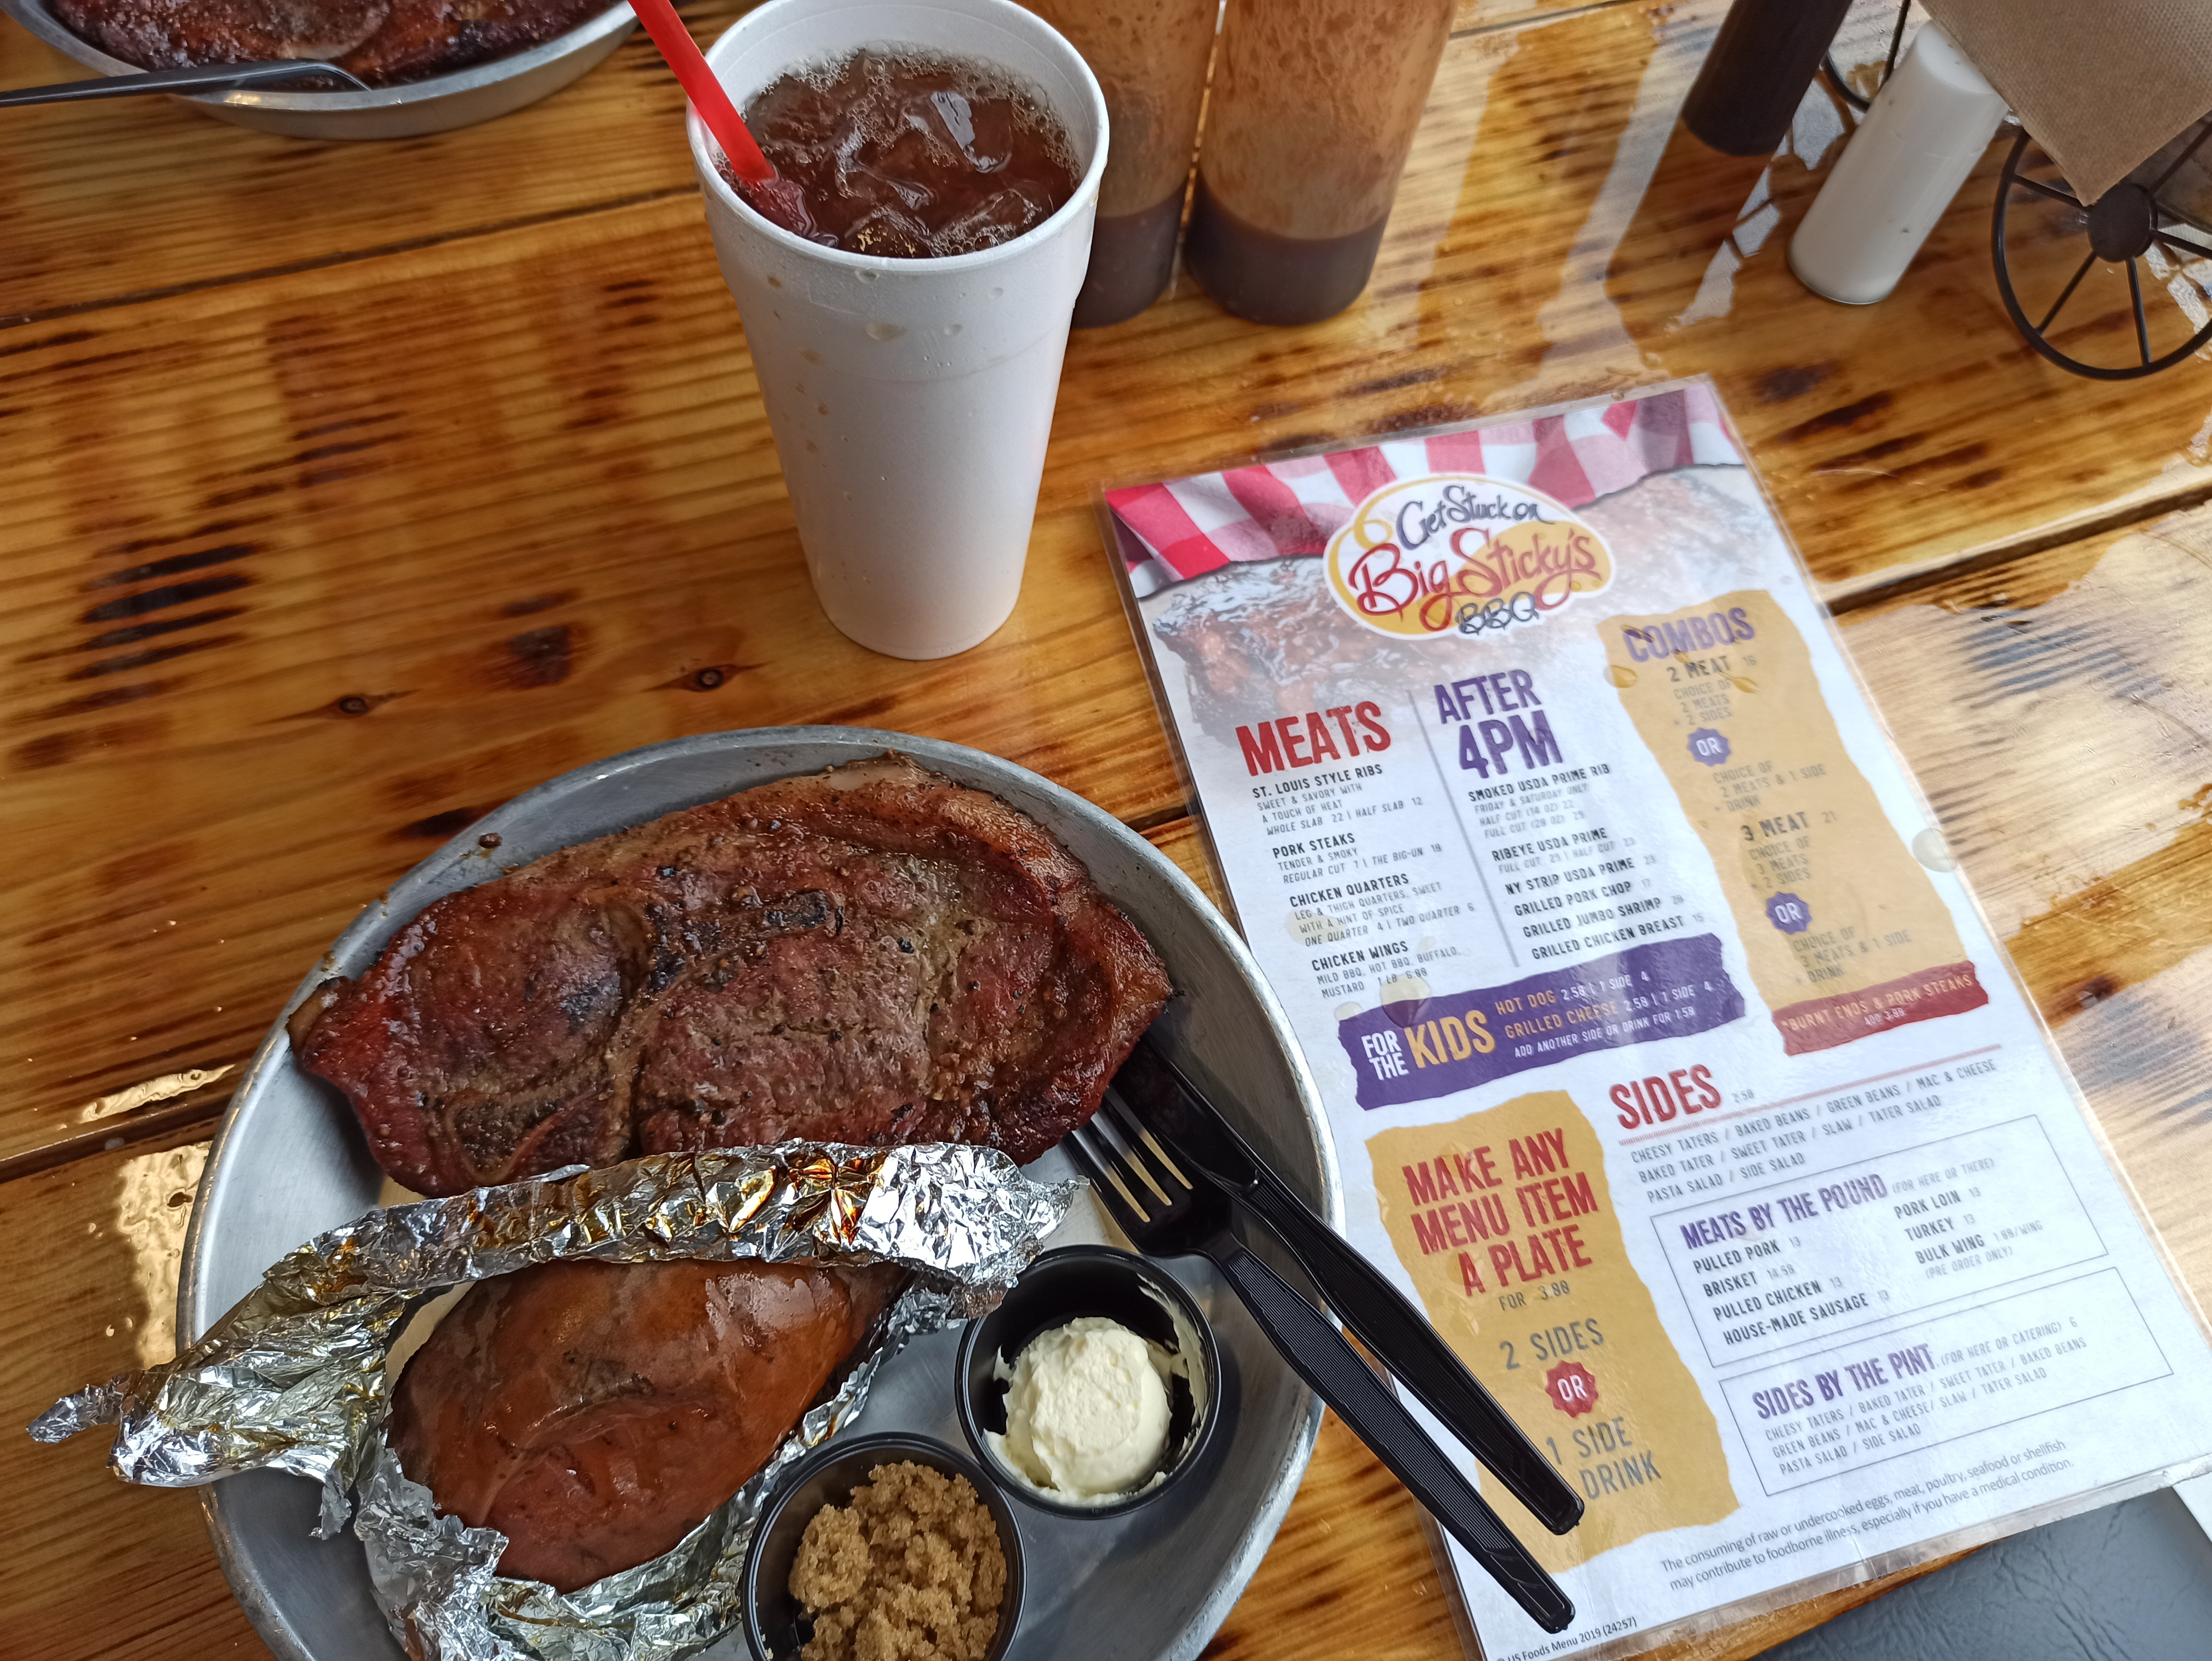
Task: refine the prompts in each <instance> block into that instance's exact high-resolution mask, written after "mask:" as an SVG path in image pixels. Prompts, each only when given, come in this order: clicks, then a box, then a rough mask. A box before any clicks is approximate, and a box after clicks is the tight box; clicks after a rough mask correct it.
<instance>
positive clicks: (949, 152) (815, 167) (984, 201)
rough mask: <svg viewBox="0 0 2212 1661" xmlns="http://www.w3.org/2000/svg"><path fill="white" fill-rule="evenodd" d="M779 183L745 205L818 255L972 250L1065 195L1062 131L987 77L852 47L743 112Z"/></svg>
mask: <svg viewBox="0 0 2212 1661" xmlns="http://www.w3.org/2000/svg"><path fill="white" fill-rule="evenodd" d="M745 125H747V126H748V127H750V128H751V130H752V133H753V137H754V138H755V140H756V141H757V143H759V145H760V147H761V150H762V152H763V154H764V155H766V156H767V157H768V159H769V161H770V162H771V163H773V164H774V166H775V170H776V173H777V175H778V177H779V179H780V180H781V181H782V184H781V186H780V187H779V188H777V189H775V190H774V191H772V192H756V191H753V190H752V189H751V188H750V187H749V186H746V185H744V183H742V182H741V181H739V180H738V179H736V178H734V177H733V176H732V174H731V173H729V172H728V171H727V169H725V170H724V173H723V177H724V178H726V179H729V180H730V182H731V183H732V185H733V186H736V187H737V188H738V190H739V191H740V192H742V193H744V195H745V197H746V199H747V200H748V201H749V202H750V203H751V204H753V206H754V207H756V208H757V209H758V210H760V211H761V212H762V213H763V214H765V215H766V216H768V217H769V218H770V219H773V220H774V221H775V222H776V223H778V224H780V225H781V226H782V227H783V228H785V229H786V230H789V231H793V232H794V233H796V234H799V235H800V236H804V237H805V238H807V239H808V240H811V241H814V242H819V243H821V244H823V246H827V247H833V248H843V249H846V250H848V251H849V252H854V253H868V254H881V255H885V256H888V257H890V258H892V259H942V258H945V257H948V256H951V255H954V254H963V253H973V252H975V251H976V250H978V249H980V248H988V247H992V246H995V245H997V244H999V243H1000V242H1005V241H1008V240H1012V238H1014V237H1017V236H1019V235H1021V234H1023V233H1024V231H1027V230H1030V229H1031V228H1035V227H1036V226H1038V225H1041V224H1042V223H1043V222H1045V221H1046V220H1048V219H1049V218H1050V217H1051V216H1053V215H1054V213H1055V212H1057V211H1058V210H1059V209H1060V206H1061V204H1064V203H1065V202H1066V201H1067V199H1068V198H1070V197H1072V196H1073V195H1074V193H1075V185H1076V177H1077V172H1078V169H1077V168H1076V167H1075V165H1074V160H1073V153H1072V150H1071V148H1070V146H1069V144H1068V142H1067V136H1066V133H1064V132H1063V131H1060V125H1059V124H1058V123H1057V122H1055V121H1054V119H1053V118H1052V116H1051V115H1050V114H1049V113H1047V112H1046V110H1045V109H1044V108H1043V106H1042V105H1041V104H1040V103H1039V102H1038V100H1036V99H1035V98H1033V97H1032V96H1030V94H1029V93H1028V92H1026V91H1024V89H1023V88H1021V87H1019V86H1018V85H1016V84H1015V83H1014V82H1013V81H1012V80H1011V79H1010V78H1009V77H1007V76H1006V75H1005V74H1003V73H1002V72H1000V71H998V70H992V69H988V68H986V67H983V66H981V65H979V64H970V63H967V62H964V61H963V60H961V59H959V58H949V57H945V56H944V55H942V54H939V53H934V52H920V51H913V50H905V49H899V48H884V49H877V48H865V49H863V50H861V51H859V52H853V53H851V54H849V55H848V56H846V57H844V58H839V59H837V60H835V61H833V62H829V63H827V64H819V65H815V66H811V67H808V68H804V69H801V70H796V71H793V72H791V73H788V74H786V75H783V76H780V77H779V78H778V79H777V80H776V81H775V82H773V83H772V84H771V85H770V86H769V87H768V88H767V89H766V90H765V91H763V92H762V93H761V94H760V95H759V96H758V97H757V98H755V99H754V100H752V102H751V103H750V105H749V106H747V107H746V110H745Z"/></svg>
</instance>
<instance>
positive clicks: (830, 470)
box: [690, 0, 1107, 658]
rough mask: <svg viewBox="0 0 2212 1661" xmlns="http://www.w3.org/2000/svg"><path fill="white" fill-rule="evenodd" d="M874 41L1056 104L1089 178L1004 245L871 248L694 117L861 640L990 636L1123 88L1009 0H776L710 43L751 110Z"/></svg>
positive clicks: (725, 251) (805, 514)
mask: <svg viewBox="0 0 2212 1661" xmlns="http://www.w3.org/2000/svg"><path fill="white" fill-rule="evenodd" d="M860 52H873V53H879V54H884V55H887V56H889V57H891V58H912V59H913V60H915V61H917V62H929V61H941V60H955V61H957V62H958V63H960V64H965V65H969V66H973V67H974V68H975V69H978V70H984V71H987V72H989V73H991V74H992V75H993V76H996V77H999V78H1001V79H1002V80H1003V81H1004V82H1007V83H1011V84H1012V86H1013V87H1015V88H1018V89H1020V90H1021V91H1022V92H1024V93H1025V94H1027V95H1028V96H1029V97H1030V99H1032V100H1035V103H1036V106H1039V108H1041V109H1042V112H1043V113H1046V114H1047V115H1048V116H1050V117H1051V118H1052V119H1053V120H1054V121H1056V122H1057V123H1058V125H1059V127H1060V132H1061V134H1062V136H1063V137H1064V138H1065V142H1066V147H1067V149H1068V152H1069V159H1070V162H1071V167H1072V171H1073V176H1074V178H1075V180H1076V183H1075V192H1074V194H1073V196H1072V197H1070V198H1068V199H1067V201H1066V203H1064V204H1062V205H1061V206H1060V208H1058V209H1057V210H1054V212H1053V213H1052V214H1051V216H1049V217H1048V218H1047V219H1045V220H1044V222H1042V223H1041V224H1038V225H1036V227H1035V228H1032V229H1030V230H1027V231H1025V232H1024V233H1022V234H1019V235H1018V236H1014V237H1012V238H1011V239H1010V240H1006V241H1003V242H1000V243H998V244H996V245H995V246H989V247H983V248H980V249H977V250H976V251H975V252H967V253H957V254H952V255H950V256H946V257H939V258H923V259H913V258H895V257H888V256H884V255H879V254H872V253H865V252H852V251H850V250H848V249H847V248H842V247H836V246H825V245H824V244H823V243H822V242H818V241H815V240H809V238H808V237H806V236H803V235H800V234H797V233H796V232H794V231H792V230H788V229H787V228H785V227H784V226H783V225H781V224H779V223H776V222H773V221H771V220H769V218H767V217H765V216H763V215H762V214H761V213H759V212H757V211H756V210H754V209H753V207H752V206H751V205H750V204H749V203H747V202H746V201H745V200H744V198H741V197H740V196H739V194H738V192H737V191H736V190H735V189H734V188H732V186H731V185H730V183H729V182H728V180H726V179H725V178H724V177H723V176H722V173H721V171H720V168H719V167H718V166H717V165H716V164H717V162H718V161H719V160H720V151H719V149H718V148H717V147H716V145H715V144H714V140H713V139H712V138H711V137H709V136H708V133H707V131H706V130H705V129H704V128H703V127H702V125H700V122H699V119H698V117H697V116H696V114H695V115H693V116H692V117H691V118H690V136H691V157H692V161H693V163H694V165H695V166H696V167H697V169H698V173H699V180H700V183H701V185H702V187H703V188H704V190H705V192H706V199H707V224H708V229H709V230H710V231H711V232H712V233H713V234H714V252H715V256H716V258H717V259H719V260H720V263H721V267H722V276H723V277H724V279H725V280H726V282H727V283H729V285H730V293H731V294H732V296H733V297H734V298H735V299H736V301H737V302H738V315H739V317H740V318H741V319H742V320H743V322H744V329H745V344H746V345H747V347H748V348H749V349H750V351H751V354H752V359H753V367H754V369H755V371H756V373H757V375H758V377H759V380H760V388H761V398H762V401H763V403H764V404H765V405H767V408H768V418H769V429H771V430H772V431H773V432H774V433H775V448H776V455H777V458H778V459H779V460H781V463H782V465H783V478H784V484H785V485H786V486H787V488H788V490H790V492H791V502H792V507H793V511H794V512H795V514H796V515H797V517H798V521H799V544H800V545H801V546H802V547H803V548H804V549H805V553H806V569H807V574H808V575H809V576H811V578H812V579H813V582H814V593H815V595H816V597H817V599H819V600H820V601H821V602H822V609H823V611H824V612H826V613H827V614H828V615H829V621H830V622H832V623H833V624H836V626H837V627H838V629H839V630H842V631H843V632H844V633H845V634H847V635H848V636H851V637H852V638H853V639H854V640H856V641H858V642H860V644H861V645H863V646H866V647H868V648H872V650H875V651H878V652H883V653H885V654H889V655H890V656H892V657H902V658H939V657H950V656H951V654H954V653H956V652H964V651H966V650H967V649H968V648H969V647H971V646H974V645H976V644H978V643H979V642H981V641H983V640H985V639H987V638H988V637H989V636H990V635H991V634H992V633H993V632H994V630H997V628H998V627H999V625H1000V624H1002V623H1004V622H1005V621H1006V618H1007V617H1008V615H1009V614H1011V613H1012V611H1013V609H1014V601H1015V599H1017V598H1018V596H1019V594H1020V592H1021V582H1022V565H1023V563H1024V560H1025V558H1026V557H1027V556H1028V553H1029V539H1030V524H1031V521H1032V520H1034V519H1035V517H1036V496H1037V485H1038V484H1039V481H1040V480H1041V479H1042V477H1043V473H1044V452H1045V441H1046V438H1047V437H1048V435H1049V434H1050V431H1051V429H1052V410H1053V402H1054V398H1055V396H1056V395H1057V393H1058V392H1059V387H1060V359H1061V356H1062V355H1063V354H1064V352H1065V351H1066V345H1067V329H1068V319H1069V315H1070V313H1072V312H1073V310H1074V307H1075V296H1076V294H1077V292H1078V290H1079V289H1081V288H1082V286H1083V274H1084V270H1085V265H1086V264H1087V263H1088V261H1089V259H1090V257H1091V222H1092V220H1093V218H1094V216H1095V215H1096V212H1097V203H1098V181H1099V176H1100V174H1101V173H1103V172H1104V170H1105V165H1106V144H1107V124H1106V103H1105V100H1104V98H1103V96H1102V95H1101V94H1100V92H1099V89H1098V83H1097V81H1096V80H1095V79H1094V78H1093V77H1092V76H1091V71H1090V70H1088V69H1087V68H1085V65H1084V62H1083V59H1082V58H1081V57H1080V56H1079V55H1078V54H1077V52H1076V51H1075V49H1074V48H1073V47H1072V46H1069V45H1068V44H1067V42H1066V40H1063V39H1062V38H1061V37H1060V34H1059V33H1057V32H1055V31H1054V29H1053V27H1051V25H1049V24H1048V23H1046V22H1045V21H1043V20H1042V19H1041V18H1038V17H1036V16H1035V15H1032V14H1031V13H1030V12H1027V11H1024V9H1022V8H1021V7H1019V6H1018V5H1015V4H1013V3H1012V0H769V3H768V4H766V5H764V6H762V7H761V8H760V9H758V10H757V11H754V12H751V13H750V14H748V15H746V16H745V17H744V18H743V19H742V20H740V21H738V23H737V24H735V25H734V26H733V27H732V28H731V29H730V31H729V32H728V33H726V34H725V35H723V36H722V38H721V39H720V40H719V41H717V42H716V43H715V44H714V48H713V50H712V51H710V52H708V54H707V61H708V63H709V64H711V65H712V66H713V68H714V73H715V74H716V76H719V77H720V80H721V82H722V84H723V85H724V86H725V87H726V88H728V89H729V93H730V96H731V99H732V101H733V102H734V103H736V105H737V106H738V108H739V109H740V110H747V109H750V107H751V106H753V105H754V103H755V102H756V100H758V99H759V98H760V96H761V94H763V92H764V91H766V90H767V89H768V88H770V87H771V86H772V85H774V84H775V83H777V82H780V81H782V80H783V79H784V77H785V76H787V75H790V74H792V73H793V72H795V71H796V72H800V73H802V74H803V73H810V72H811V73H815V74H821V73H823V71H825V70H828V69H829V68H831V67H832V66H836V65H839V64H846V63H848V61H849V60H851V59H853V58H854V54H856V53H860ZM770 153H771V155H773V153H774V152H773V149H771V151H770Z"/></svg>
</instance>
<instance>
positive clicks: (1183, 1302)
mask: <svg viewBox="0 0 2212 1661" xmlns="http://www.w3.org/2000/svg"><path fill="white" fill-rule="evenodd" d="M1219 1379H1220V1361H1219V1356H1218V1352H1217V1351H1216V1349H1215V1348H1214V1343H1213V1336H1212V1332H1211V1331H1210V1330H1208V1329H1207V1328H1206V1320H1205V1317H1204V1316H1203V1315H1201V1314H1200V1312H1199V1310H1198V1307H1197V1305H1195V1304H1194V1303H1193V1302H1192V1301H1191V1299H1190V1296H1189V1294H1188V1293H1186V1292H1185V1291H1184V1290H1183V1289H1182V1287H1181V1286H1180V1285H1178V1284H1177V1283H1176V1281H1175V1280H1174V1279H1173V1278H1172V1277H1170V1275H1167V1274H1166V1272H1165V1271H1164V1270H1163V1269H1160V1268H1159V1267H1158V1265H1156V1264H1154V1263H1152V1262H1149V1261H1147V1260H1146V1259H1145V1258H1142V1257H1138V1256H1132V1255H1131V1254H1130V1253H1128V1252H1126V1251H1117V1250H1114V1249H1113V1248H1111V1247H1109V1246H1070V1247H1066V1248H1065V1249H1063V1250H1058V1251H1051V1252H1047V1253H1046V1254H1044V1255H1043V1256H1041V1257H1039V1258H1038V1259H1037V1260H1036V1262H1035V1263H1033V1264H1032V1265H1031V1266H1030V1270H1029V1272H1028V1273H1027V1274H1025V1275H1023V1277H1022V1279H1021V1281H1020V1283H1019V1284H1018V1286H1016V1287H1015V1288H1014V1289H1013V1291H1012V1292H1010V1293H1007V1294H1006V1301H1005V1302H1004V1303H1003V1304H1001V1305H1000V1306H999V1308H998V1309H997V1310H996V1311H994V1312H993V1313H991V1314H990V1315H987V1316H986V1317H983V1318H982V1319H981V1320H979V1321H975V1322H972V1323H969V1329H968V1332H967V1335H966V1336H965V1337H964V1338H963V1341H962V1344H961V1349H960V1362H959V1366H958V1370H957V1378H956V1384H955V1394H956V1396H957V1402H958V1407H959V1410H960V1421H961V1425H962V1427H963V1429H964V1430H965V1431H966V1432H967V1434H968V1439H969V1442H970V1443H971V1444H972V1445H974V1447H975V1451H976V1452H977V1453H978V1454H979V1455H980V1456H981V1457H982V1459H983V1462H984V1463H985V1464H986V1465H987V1467H988V1468H989V1469H991V1472H992V1474H993V1475H994V1476H996V1477H997V1478H998V1479H999V1480H1000V1484H1001V1485H1002V1486H1003V1487H1004V1488H1005V1489H1006V1492H1007V1493H1009V1494H1012V1495H1014V1496H1015V1497H1016V1498H1018V1499H1021V1500H1027V1501H1028V1502H1029V1503H1030V1504H1031V1505H1033V1506H1038V1507H1039V1508H1041V1509H1042V1510H1046V1511H1049V1512H1057V1513H1059V1514H1060V1515H1063V1516H1071V1517H1109V1516H1116V1515H1119V1514H1120V1513H1121V1512H1126V1511H1127V1510H1129V1509H1131V1508H1132V1507H1133V1506H1138V1505H1141V1504H1143V1503H1144V1502H1145V1501H1146V1500H1150V1499H1151V1498H1152V1497H1153V1496H1154V1495H1155V1494H1158V1493H1159V1492H1161V1491H1162V1490H1163V1489H1164V1488H1166V1487H1167V1486H1168V1484H1169V1483H1170V1482H1172V1481H1173V1480H1174V1479H1175V1478H1176V1477H1177V1476H1179V1475H1181V1474H1182V1472H1183V1471H1185V1470H1187V1469H1189V1468H1190V1467H1191V1466H1192V1465H1193V1464H1194V1463H1196V1462H1197V1460H1198V1457H1199V1455H1200V1453H1201V1452H1202V1451H1203V1450H1204V1448H1205V1445H1206V1441H1207V1439H1209V1437H1210V1436H1211V1434H1212V1429H1213V1426H1214V1424H1215V1422H1216V1421H1217V1420H1218V1418H1219V1416H1220V1414H1219V1410H1218V1409H1219V1402H1218V1386H1219Z"/></svg>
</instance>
